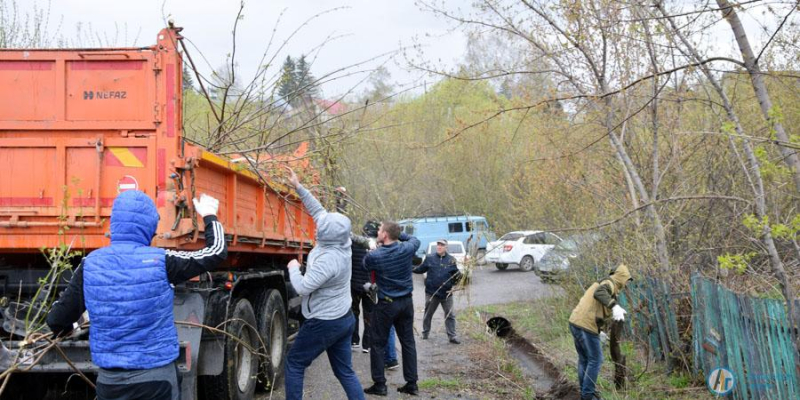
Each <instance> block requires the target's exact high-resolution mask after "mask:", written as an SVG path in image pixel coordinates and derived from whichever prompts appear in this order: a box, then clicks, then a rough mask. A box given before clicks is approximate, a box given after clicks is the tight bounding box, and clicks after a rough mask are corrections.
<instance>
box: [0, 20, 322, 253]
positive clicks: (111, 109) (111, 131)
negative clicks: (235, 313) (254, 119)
mask: <svg viewBox="0 0 800 400" xmlns="http://www.w3.org/2000/svg"><path fill="white" fill-rule="evenodd" d="M177 39H178V34H177V31H174V30H162V31H161V32H160V33H159V35H158V43H157V44H156V45H155V46H153V47H149V48H138V49H130V48H128V49H79V50H21V51H18V50H0V88H2V90H0V170H3V171H4V177H3V179H0V253H2V252H31V251H34V252H38V251H39V250H38V249H39V248H41V247H51V246H55V245H56V244H58V243H73V245H74V247H75V248H80V249H85V250H91V249H94V248H98V247H101V246H105V245H107V244H108V238H107V237H106V236H105V233H106V232H107V231H108V217H109V216H110V213H111V204H112V202H113V199H114V198H115V197H116V195H117V194H118V192H119V191H120V190H124V189H125V188H130V187H136V188H138V189H139V190H142V191H144V192H145V193H147V194H148V195H150V196H151V197H152V198H153V199H154V200H155V201H156V204H157V207H158V210H159V214H160V216H161V221H160V222H159V227H158V235H157V238H156V240H155V244H156V245H160V246H166V247H176V248H197V247H199V246H202V235H199V234H198V232H196V231H195V229H196V228H195V227H199V228H200V229H202V223H201V221H200V220H199V218H198V220H197V221H192V219H191V216H192V214H191V212H190V211H189V210H187V209H184V210H183V212H182V213H179V211H180V210H181V208H180V206H179V205H181V204H186V203H189V202H190V197H191V196H192V194H194V195H197V196H199V195H200V194H201V193H207V194H210V195H212V196H214V197H216V198H218V199H219V200H220V215H219V218H220V221H222V223H223V224H224V225H225V229H226V231H227V232H228V233H230V234H233V235H234V236H235V239H234V242H233V243H231V246H230V249H231V251H244V252H256V253H264V254H282V255H289V254H297V253H298V252H301V251H303V252H307V251H308V250H309V245H310V241H311V240H312V239H313V232H314V225H313V222H312V221H311V218H309V217H308V215H307V214H306V213H305V212H304V210H303V209H302V206H300V205H299V203H298V201H297V199H296V198H293V197H287V196H290V195H289V194H288V193H287V189H286V188H285V187H282V186H280V185H276V184H273V183H269V186H265V185H264V183H262V182H260V178H259V176H258V175H257V174H254V173H252V172H250V171H247V170H241V167H240V166H239V165H234V164H231V163H230V162H229V161H228V160H226V159H224V158H221V157H219V156H216V155H214V154H211V153H208V152H206V151H205V150H204V149H202V148H200V147H198V146H194V145H191V144H188V143H182V135H183V132H182V124H181V123H180V122H181V118H182V114H181V109H182V107H181V102H182V98H181V95H182V93H181V87H182V86H181V83H182V60H181V57H180V54H179V53H178V51H177V48H176V43H177ZM191 176H194V179H192V178H191ZM266 179H267V180H269V177H266ZM181 185H182V186H181ZM278 193H281V194H280V195H279V194H278ZM178 218H179V219H178ZM176 219H177V220H176ZM63 225H67V226H70V227H72V228H73V229H70V230H69V231H67V233H66V234H64V235H59V234H58V231H59V229H60V226H63ZM198 237H199V238H200V240H197V238H198ZM298 242H304V243H302V244H301V243H298ZM301 248H304V250H301Z"/></svg>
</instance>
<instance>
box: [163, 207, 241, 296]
mask: <svg viewBox="0 0 800 400" xmlns="http://www.w3.org/2000/svg"><path fill="white" fill-rule="evenodd" d="M203 222H205V224H206V230H205V237H206V247H204V248H202V249H200V250H197V251H174V250H167V252H166V265H167V279H169V282H170V283H172V284H174V285H175V284H178V283H181V282H185V281H187V280H189V279H192V278H194V277H195V276H197V275H200V274H202V273H205V272H209V271H212V270H213V269H214V268H216V267H217V266H218V265H219V264H220V263H222V262H223V261H225V259H226V258H228V246H227V244H226V243H225V231H224V230H223V229H222V224H221V223H220V222H219V221H217V217H216V216H215V215H206V216H205V217H203Z"/></svg>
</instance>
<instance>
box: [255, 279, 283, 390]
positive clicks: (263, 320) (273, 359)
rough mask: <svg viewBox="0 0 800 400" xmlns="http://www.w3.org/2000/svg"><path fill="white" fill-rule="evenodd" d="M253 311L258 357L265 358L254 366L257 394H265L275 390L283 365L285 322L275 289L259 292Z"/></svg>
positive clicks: (279, 296) (280, 300) (260, 359)
mask: <svg viewBox="0 0 800 400" xmlns="http://www.w3.org/2000/svg"><path fill="white" fill-rule="evenodd" d="M255 304H256V307H257V310H258V312H257V314H258V315H257V316H256V321H257V323H258V325H257V328H258V335H259V336H260V337H261V340H262V341H263V343H262V342H259V346H262V345H263V346H266V348H264V347H263V346H262V347H261V350H259V353H262V354H266V355H267V357H259V363H258V364H259V365H258V382H257V389H258V390H269V389H270V388H273V387H275V385H276V383H277V382H278V380H279V379H280V377H281V376H282V375H283V365H284V362H285V361H286V342H287V332H288V328H287V320H286V308H285V307H284V305H283V298H282V297H281V293H280V292H279V291H278V290H276V289H264V290H261V291H259V293H258V296H257V297H256V299H255Z"/></svg>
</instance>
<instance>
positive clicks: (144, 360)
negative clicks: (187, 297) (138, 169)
mask: <svg viewBox="0 0 800 400" xmlns="http://www.w3.org/2000/svg"><path fill="white" fill-rule="evenodd" d="M194 206H195V210H196V211H197V212H198V213H199V214H200V215H201V216H203V221H204V222H205V239H206V240H205V248H203V249H201V250H198V251H191V252H187V251H170V250H164V249H160V248H156V247H150V242H151V241H152V239H153V236H155V233H156V227H157V226H158V220H159V216H158V211H157V210H156V206H155V204H154V203H153V200H151V199H150V198H149V197H148V196H147V195H146V194H144V193H143V192H140V191H127V192H123V193H122V194H120V195H119V196H117V198H116V199H115V200H114V205H113V208H112V209H111V245H110V246H107V247H103V248H101V249H98V250H95V251H93V252H92V253H90V254H89V255H88V256H86V258H84V259H83V261H82V262H81V265H80V266H79V267H78V268H77V269H76V271H75V273H74V274H73V276H72V279H71V280H70V282H69V286H68V287H67V289H66V290H65V291H64V292H63V293H61V297H60V298H59V300H58V301H57V302H56V303H55V304H53V308H52V309H51V310H50V313H49V314H48V315H47V325H48V326H49V327H50V329H51V330H52V331H53V334H55V335H62V334H64V333H68V332H69V331H71V330H72V329H73V324H74V323H75V322H76V321H77V320H78V319H79V318H80V316H81V314H83V312H84V311H85V310H88V312H89V319H90V321H91V326H90V329H89V347H90V349H91V353H92V361H93V362H94V363H95V364H96V365H97V366H98V367H100V371H99V373H98V375H97V398H98V399H100V400H111V399H114V400H133V399H158V400H162V399H163V400H176V399H178V398H180V388H179V386H178V375H177V366H176V364H175V360H176V359H177V358H178V351H179V349H178V333H177V330H176V328H175V322H174V321H173V319H174V317H173V313H172V302H173V297H174V291H173V285H175V284H178V283H181V282H184V281H186V280H189V279H191V278H193V277H195V276H197V275H200V274H202V273H204V272H207V271H211V270H212V269H214V268H215V267H216V266H217V265H219V264H220V263H221V262H222V261H224V260H225V258H226V257H227V247H226V244H225V235H224V232H223V230H222V224H220V223H219V221H217V217H216V213H217V208H218V207H219V201H217V200H216V199H214V198H213V197H210V196H206V195H203V196H201V198H200V200H197V199H194Z"/></svg>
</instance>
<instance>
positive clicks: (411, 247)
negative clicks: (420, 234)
mask: <svg viewBox="0 0 800 400" xmlns="http://www.w3.org/2000/svg"><path fill="white" fill-rule="evenodd" d="M398 241H399V245H400V246H401V247H402V248H403V250H404V252H409V251H410V252H412V253H416V252H417V249H418V248H419V239H417V238H416V237H414V236H411V235H409V234H407V233H405V232H403V233H401V234H400V237H399V238H398Z"/></svg>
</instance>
